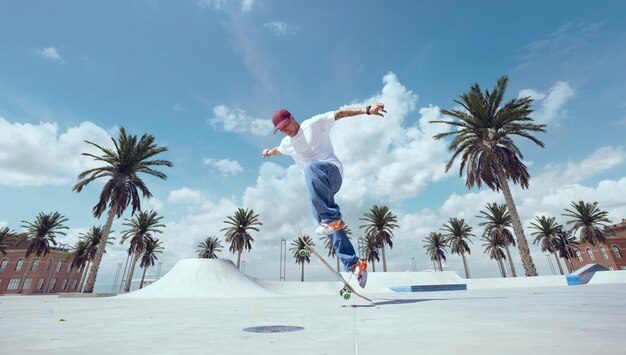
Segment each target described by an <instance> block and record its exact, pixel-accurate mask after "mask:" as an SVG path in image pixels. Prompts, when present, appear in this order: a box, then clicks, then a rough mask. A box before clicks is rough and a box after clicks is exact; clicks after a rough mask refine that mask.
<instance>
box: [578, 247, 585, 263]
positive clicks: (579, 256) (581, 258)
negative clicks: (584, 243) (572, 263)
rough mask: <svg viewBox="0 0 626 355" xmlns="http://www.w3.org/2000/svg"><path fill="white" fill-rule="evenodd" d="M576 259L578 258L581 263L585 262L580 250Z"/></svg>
mask: <svg viewBox="0 0 626 355" xmlns="http://www.w3.org/2000/svg"><path fill="white" fill-rule="evenodd" d="M576 257H577V258H578V261H581V262H582V261H584V260H583V256H582V254H581V253H580V250H576Z"/></svg>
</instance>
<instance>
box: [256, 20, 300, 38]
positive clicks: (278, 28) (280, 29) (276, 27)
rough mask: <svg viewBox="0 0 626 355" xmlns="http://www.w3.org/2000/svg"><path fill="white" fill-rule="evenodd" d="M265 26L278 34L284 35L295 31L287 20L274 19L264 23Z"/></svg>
mask: <svg viewBox="0 0 626 355" xmlns="http://www.w3.org/2000/svg"><path fill="white" fill-rule="evenodd" d="M263 27H265V28H267V29H268V30H269V31H270V32H272V33H273V34H275V35H276V36H284V35H287V34H290V33H293V32H294V29H293V27H292V26H290V25H288V24H287V23H285V22H280V21H272V22H268V23H266V24H264V25H263Z"/></svg>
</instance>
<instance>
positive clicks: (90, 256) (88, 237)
mask: <svg viewBox="0 0 626 355" xmlns="http://www.w3.org/2000/svg"><path fill="white" fill-rule="evenodd" d="M103 233H104V232H103V228H102V227H101V226H92V227H91V228H90V229H89V230H88V231H87V233H80V234H79V235H80V239H81V240H83V241H85V243H86V244H87V250H86V251H85V254H86V258H87V265H86V266H85V269H84V270H85V271H83V275H82V280H81V281H80V282H79V284H80V290H83V289H84V286H85V283H86V282H87V276H88V275H87V274H88V272H89V270H90V269H91V266H92V264H93V260H94V259H95V258H96V255H97V254H98V248H99V246H100V241H101V240H102V234H103ZM111 233H113V231H111ZM111 240H115V238H114V237H109V240H107V242H106V243H107V244H109V245H110V244H113V243H112V242H111ZM105 253H106V251H105Z"/></svg>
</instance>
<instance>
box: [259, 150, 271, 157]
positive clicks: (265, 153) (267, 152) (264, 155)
mask: <svg viewBox="0 0 626 355" xmlns="http://www.w3.org/2000/svg"><path fill="white" fill-rule="evenodd" d="M271 153H272V151H271V150H269V149H263V153H261V156H262V157H263V159H265V158H267V157H269V156H270V155H272V154H271Z"/></svg>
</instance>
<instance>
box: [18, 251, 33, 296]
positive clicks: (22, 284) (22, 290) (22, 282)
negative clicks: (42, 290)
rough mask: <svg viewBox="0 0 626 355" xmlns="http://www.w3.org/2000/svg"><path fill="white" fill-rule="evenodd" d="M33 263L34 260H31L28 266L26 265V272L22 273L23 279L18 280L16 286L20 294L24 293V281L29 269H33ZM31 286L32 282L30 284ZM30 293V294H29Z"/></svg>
mask: <svg viewBox="0 0 626 355" xmlns="http://www.w3.org/2000/svg"><path fill="white" fill-rule="evenodd" d="M34 262H35V259H34V258H33V260H32V261H31V262H30V264H29V265H26V272H25V273H24V277H23V278H22V279H21V280H20V284H19V285H18V288H17V289H18V290H20V293H22V294H23V293H24V284H25V283H26V279H27V278H28V273H29V272H30V268H31V267H33V265H32V264H33V263H34ZM31 285H32V282H31ZM31 293H32V292H31Z"/></svg>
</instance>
